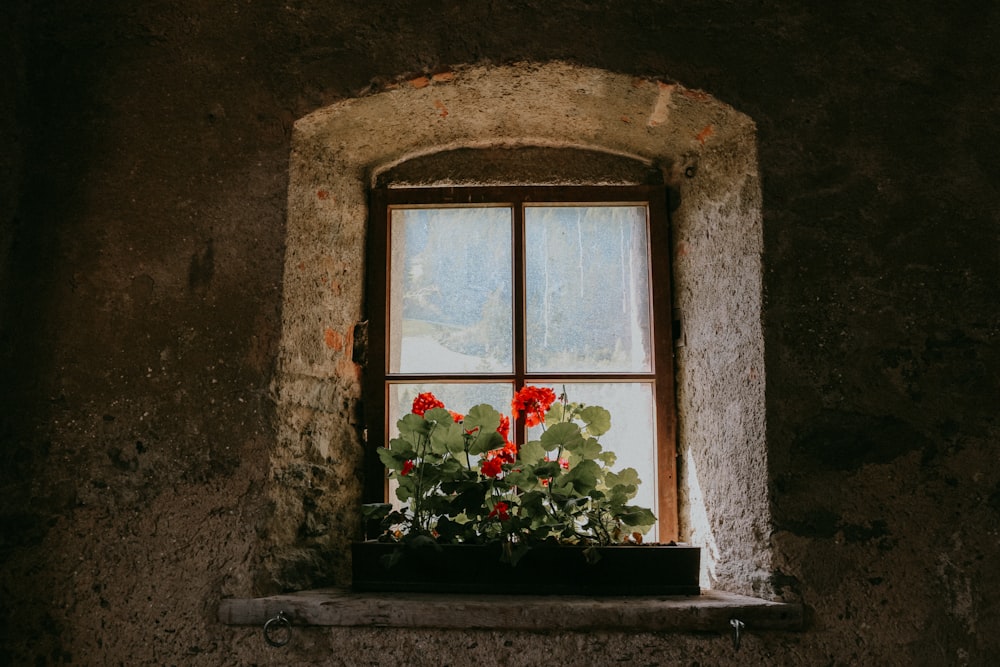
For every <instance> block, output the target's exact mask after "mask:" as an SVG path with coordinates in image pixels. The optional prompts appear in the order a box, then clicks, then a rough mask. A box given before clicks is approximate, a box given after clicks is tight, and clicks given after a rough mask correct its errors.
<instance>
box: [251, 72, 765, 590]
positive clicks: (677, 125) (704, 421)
mask: <svg viewBox="0 0 1000 667" xmlns="http://www.w3.org/2000/svg"><path fill="white" fill-rule="evenodd" d="M422 83H425V82H422ZM444 110H447V111H448V113H447V115H446V116H445V115H444V114H443V111H444ZM291 141H292V151H291V154H290V156H289V182H288V218H287V237H286V238H287V246H286V252H285V261H286V264H285V276H284V279H283V282H282V285H281V290H282V322H283V324H282V334H281V341H280V344H279V357H278V365H277V369H276V374H275V380H274V395H275V397H276V405H275V419H276V424H277V432H278V434H277V442H276V443H275V446H274V447H272V448H271V449H270V450H269V452H270V459H269V466H270V469H271V477H270V478H271V479H273V480H274V482H275V483H273V484H268V486H267V489H266V493H267V494H268V497H269V498H270V499H271V501H272V505H273V507H274V512H273V514H272V515H271V516H270V517H269V518H268V519H267V521H266V522H265V524H266V526H265V528H264V529H262V535H264V536H266V537H262V550H263V553H266V554H267V555H266V557H265V559H264V566H263V567H264V570H263V571H262V576H264V577H269V578H270V579H271V580H273V581H274V582H275V585H276V586H278V587H280V588H283V589H302V588H308V587H310V586H312V585H313V583H314V582H316V581H330V580H334V581H343V580H347V578H348V577H349V567H348V565H349V559H348V558H347V557H346V554H347V553H348V551H349V549H350V542H351V540H352V539H355V538H356V537H357V536H359V535H360V519H359V512H358V506H359V504H360V503H361V502H362V501H363V499H364V495H365V493H366V492H369V490H368V489H365V488H364V487H363V484H362V479H364V478H368V479H369V480H370V479H371V477H372V476H371V474H365V473H364V465H365V462H364V447H363V446H362V441H363V427H364V424H363V422H364V421H365V420H363V419H362V413H361V410H360V408H361V403H362V402H364V404H366V405H367V406H369V407H370V405H371V401H370V400H368V399H367V397H363V380H364V379H366V378H367V375H368V369H369V367H370V365H371V364H370V363H368V362H367V361H366V355H367V354H369V351H370V348H371V347H372V346H370V345H369V344H368V341H366V340H365V339H364V337H363V336H362V334H363V332H364V331H365V330H366V329H367V328H369V327H368V326H366V325H365V324H364V323H365V322H366V321H367V320H368V318H369V312H368V307H369V305H370V304H369V303H368V301H367V300H368V298H369V296H370V290H367V289H366V277H367V276H369V275H370V274H371V273H372V272H371V271H369V266H368V252H367V251H368V248H367V247H366V240H367V239H368V238H369V237H370V234H369V225H370V224H371V222H372V220H373V217H372V213H371V211H372V206H371V203H372V202H371V195H372V192H373V191H374V190H375V189H377V188H378V187H379V186H383V185H388V186H391V188H392V189H394V190H402V189H404V188H408V189H416V188H423V187H439V186H469V187H481V186H493V185H501V184H524V183H533V184H544V185H546V186H550V187H554V188H555V187H563V186H570V185H583V184H585V185H589V186H598V185H600V186H602V187H603V186H604V185H608V184H618V185H623V186H624V185H637V184H645V183H664V184H666V186H667V189H668V191H669V193H670V198H669V204H670V225H671V233H670V236H671V246H672V248H671V252H670V253H669V257H670V260H671V262H672V266H671V268H672V276H671V288H672V293H673V319H674V320H676V321H677V322H678V323H679V325H678V327H677V329H678V337H677V339H676V341H675V342H674V359H673V360H672V361H673V364H674V376H675V387H674V391H675V395H676V410H677V420H676V434H677V436H676V441H677V455H678V456H677V462H678V468H677V480H678V481H677V486H678V488H679V494H678V495H679V498H678V503H677V506H678V510H677V512H678V514H679V519H680V520H679V531H678V533H679V536H680V538H681V539H682V540H684V541H686V542H690V543H692V544H695V545H698V546H702V547H704V548H703V551H702V562H703V587H706V588H708V587H711V588H717V589H724V590H728V591H732V592H739V593H742V594H747V595H762V596H764V597H769V596H772V595H774V591H773V586H772V583H771V582H772V576H773V572H774V564H773V563H772V557H771V549H772V544H771V534H772V531H773V526H772V523H771V511H770V496H769V490H770V484H771V482H772V480H771V479H770V476H769V475H770V469H771V468H770V464H769V461H768V430H769V427H768V424H767V419H766V417H767V403H766V401H765V388H766V379H767V378H766V372H765V369H766V366H765V363H764V357H765V355H764V339H765V335H764V328H763V326H762V325H763V322H762V319H761V314H762V305H763V304H762V299H763V292H762V280H763V273H762V264H761V252H762V243H763V217H762V199H761V191H760V173H759V170H758V165H757V129H756V127H755V125H754V121H753V119H752V118H750V117H748V116H746V115H745V114H743V113H741V112H739V111H738V110H737V109H735V108H733V107H732V106H730V105H728V104H726V103H724V102H723V101H721V100H718V99H716V98H714V97H712V96H711V95H709V94H708V93H706V92H704V91H700V90H692V89H689V88H686V87H684V86H683V85H681V84H675V83H668V82H664V81H656V80H654V79H641V78H636V77H634V76H631V75H628V74H621V73H615V72H608V71H603V70H599V69H594V68H589V67H581V66H578V65H573V64H568V63H519V64H515V65H510V66H494V65H489V66H482V67H480V66H469V67H462V68H459V69H457V70H456V71H455V72H454V76H451V77H446V78H441V79H433V78H432V80H431V83H430V84H428V85H420V86H407V85H400V86H394V87H391V88H390V89H386V90H384V91H382V92H378V93H374V94H371V95H364V96H362V97H358V98H353V99H347V100H341V101H339V102H337V103H335V104H332V105H330V106H328V107H324V108H323V109H317V110H316V111H315V112H313V113H311V114H309V115H308V116H305V117H303V118H301V119H299V120H298V121H296V123H295V131H294V132H293V134H292V140H291ZM650 174H655V176H656V178H651V177H650ZM454 203H455V202H452V204H454ZM666 257H667V256H666V255H664V256H662V257H661V256H659V255H658V254H657V256H656V262H655V263H654V266H653V267H652V268H653V269H654V270H656V269H657V266H656V264H657V263H659V262H662V261H665V259H666ZM381 270H382V271H383V272H384V264H383V269H381ZM654 286H655V287H656V289H657V290H659V289H661V287H662V285H661V284H660V283H659V282H655V283H654ZM665 333H666V332H665V330H664V328H663V327H661V326H659V325H657V324H656V322H655V321H654V336H655V337H656V342H657V344H659V341H660V340H661V337H662V336H663V335H664V334H665ZM384 342H385V341H383V343H384ZM363 399H364V400H363ZM383 400H384V399H383ZM372 430H373V431H374V429H372ZM374 435H377V434H373V436H374ZM659 463H660V464H662V463H663V461H662V459H661V461H660V462H659ZM667 472H668V473H670V472H673V471H672V470H669V469H668V470H667ZM376 479H377V480H378V481H379V482H381V471H379V473H378V475H377V476H376ZM659 483H660V486H661V487H663V486H664V485H665V484H666V481H665V480H664V479H662V478H661V479H660V482H659ZM377 492H381V488H379V489H377ZM369 497H370V496H369ZM659 514H660V515H661V517H663V516H666V515H665V513H663V512H659ZM661 539H663V536H662V535H661Z"/></svg>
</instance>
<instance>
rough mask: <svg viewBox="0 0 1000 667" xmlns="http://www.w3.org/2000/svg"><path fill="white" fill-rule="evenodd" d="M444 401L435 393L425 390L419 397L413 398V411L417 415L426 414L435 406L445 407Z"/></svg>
mask: <svg viewBox="0 0 1000 667" xmlns="http://www.w3.org/2000/svg"><path fill="white" fill-rule="evenodd" d="M443 407H444V403H442V402H441V401H439V400H438V399H437V398H436V397H435V396H434V394H432V393H431V392H429V391H425V392H424V393H422V394H417V397H416V398H415V399H413V409H412V410H411V412H413V414H415V415H420V416H421V417H423V416H424V413H425V412H427V411H428V410H431V409H433V408H443Z"/></svg>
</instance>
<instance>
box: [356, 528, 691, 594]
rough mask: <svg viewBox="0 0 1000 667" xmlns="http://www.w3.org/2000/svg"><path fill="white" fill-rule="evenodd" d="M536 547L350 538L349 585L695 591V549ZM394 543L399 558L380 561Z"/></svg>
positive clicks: (557, 591) (442, 590)
mask: <svg viewBox="0 0 1000 667" xmlns="http://www.w3.org/2000/svg"><path fill="white" fill-rule="evenodd" d="M596 548H597V551H598V553H599V554H600V558H599V559H598V560H597V561H596V562H593V563H591V562H588V561H587V558H586V557H585V556H584V553H583V551H584V547H576V546H554V545H545V546H536V547H533V548H531V549H530V550H529V551H528V552H527V553H526V554H525V555H524V556H523V557H522V558H521V560H520V561H518V563H517V565H514V566H512V565H510V564H509V563H504V562H501V547H500V545H499V544H486V545H474V544H445V545H430V546H427V547H423V548H419V549H413V548H405V547H403V546H402V545H400V544H394V543H386V542H374V541H370V542H355V543H354V544H353V546H352V552H353V557H354V585H353V587H354V590H356V591H401V592H403V591H409V592H419V593H505V594H518V595H697V594H698V593H699V592H700V589H699V587H698V575H699V572H698V571H699V566H700V557H701V551H700V549H699V548H698V547H690V546H674V545H669V546H668V545H642V546H634V545H622V546H611V547H596ZM397 549H405V550H404V551H403V553H402V554H401V557H400V558H399V560H398V561H397V562H396V563H395V564H394V565H392V566H391V567H387V564H386V561H387V560H388V558H389V556H391V555H392V553H393V552H394V551H396V550H397Z"/></svg>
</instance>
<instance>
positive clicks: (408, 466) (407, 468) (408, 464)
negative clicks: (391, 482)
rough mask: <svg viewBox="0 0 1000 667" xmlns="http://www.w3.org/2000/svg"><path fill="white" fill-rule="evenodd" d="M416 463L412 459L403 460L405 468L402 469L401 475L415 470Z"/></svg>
mask: <svg viewBox="0 0 1000 667" xmlns="http://www.w3.org/2000/svg"><path fill="white" fill-rule="evenodd" d="M414 467H415V466H414V463H413V461H412V460H406V461H403V469H402V470H401V471H400V473H399V474H400V475H403V476H406V475H409V474H410V473H411V472H413V468H414Z"/></svg>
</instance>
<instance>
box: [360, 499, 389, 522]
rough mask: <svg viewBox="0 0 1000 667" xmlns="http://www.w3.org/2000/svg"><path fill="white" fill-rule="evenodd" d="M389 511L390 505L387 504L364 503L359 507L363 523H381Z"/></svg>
mask: <svg viewBox="0 0 1000 667" xmlns="http://www.w3.org/2000/svg"><path fill="white" fill-rule="evenodd" d="M391 511H392V505H390V504H389V503H365V504H363V505H362V506H361V517H362V518H363V519H364V520H365V521H381V520H382V519H384V518H386V517H387V516H389V512H391Z"/></svg>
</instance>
